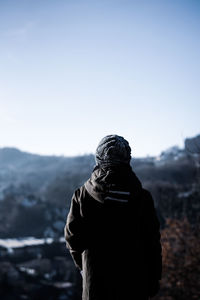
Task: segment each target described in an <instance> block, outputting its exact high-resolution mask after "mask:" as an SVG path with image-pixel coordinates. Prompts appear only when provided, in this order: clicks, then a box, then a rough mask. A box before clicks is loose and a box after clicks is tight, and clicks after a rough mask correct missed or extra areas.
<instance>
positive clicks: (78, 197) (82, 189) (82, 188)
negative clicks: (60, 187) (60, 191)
mask: <svg viewBox="0 0 200 300" xmlns="http://www.w3.org/2000/svg"><path fill="white" fill-rule="evenodd" d="M85 193H86V189H85V186H84V185H82V186H80V187H78V188H77V189H76V190H75V191H74V194H73V197H74V198H75V200H76V201H77V202H80V201H81V199H82V198H83V197H84V196H85Z"/></svg>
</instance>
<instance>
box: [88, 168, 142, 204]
mask: <svg viewBox="0 0 200 300" xmlns="http://www.w3.org/2000/svg"><path fill="white" fill-rule="evenodd" d="M84 186H85V188H86V190H87V192H88V193H89V194H90V195H91V196H92V197H93V198H94V199H95V200H97V201H99V202H101V203H104V201H105V199H106V198H108V195H109V193H110V192H114V191H116V190H117V193H118V194H119V193H120V194H123V195H126V194H128V193H132V192H134V193H137V192H139V191H141V189H142V185H141V182H140V181H139V179H138V178H137V176H136V175H135V173H134V172H133V170H132V168H131V166H130V165H122V166H108V167H105V168H102V167H100V166H98V165H97V166H96V167H95V168H94V170H93V172H92V174H91V177H90V178H89V179H88V180H87V181H86V183H85V184H84Z"/></svg>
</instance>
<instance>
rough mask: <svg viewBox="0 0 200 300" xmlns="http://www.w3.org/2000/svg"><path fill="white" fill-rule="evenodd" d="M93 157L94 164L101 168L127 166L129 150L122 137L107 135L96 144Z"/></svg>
mask: <svg viewBox="0 0 200 300" xmlns="http://www.w3.org/2000/svg"><path fill="white" fill-rule="evenodd" d="M95 156H96V157H95V159H96V163H97V164H98V165H101V166H102V165H105V166H106V165H119V164H129V163H130V160H131V148H130V146H129V143H128V142H127V140H125V139H124V138H123V137H122V136H119V135H107V136H105V137H104V138H103V139H102V140H101V141H100V143H99V144H98V146H97V149H96V154H95Z"/></svg>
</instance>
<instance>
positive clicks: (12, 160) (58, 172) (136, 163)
mask: <svg viewBox="0 0 200 300" xmlns="http://www.w3.org/2000/svg"><path fill="white" fill-rule="evenodd" d="M198 143H199V136H198V137H195V138H193V139H186V141H185V145H186V146H185V148H184V149H180V148H178V147H176V146H174V147H171V148H170V149H167V150H166V151H163V152H162V153H161V154H160V156H159V157H146V158H140V159H137V158H134V159H132V161H131V164H132V167H133V170H134V171H135V173H136V174H137V176H138V177H139V178H140V179H141V181H142V183H143V186H144V187H146V188H148V189H149V190H150V191H151V192H152V194H153V197H154V200H155V205H156V209H157V213H158V216H159V218H160V221H161V225H162V227H164V226H165V220H166V218H168V217H170V218H181V217H183V216H187V217H188V219H189V221H190V222H191V223H196V222H197V220H198V218H199V208H200V204H199V196H200V195H199V188H198V187H199V174H198V170H199V169H198V159H199V156H198V154H197V152H198V148H197V146H198ZM194 145H196V146H194ZM195 147H196V148H195ZM190 150H191V151H190ZM94 165H95V160H94V156H93V155H92V154H91V155H85V156H78V157H64V156H41V155H36V154H31V153H27V152H22V151H20V150H19V149H16V148H1V149H0V209H1V210H0V238H8V237H19V236H21V237H25V236H35V237H58V236H62V235H63V226H64V221H65V219H66V215H67V212H68V209H69V204H70V200H71V196H72V193H73V191H74V189H76V188H77V187H78V186H80V185H82V184H83V183H84V182H85V181H86V179H87V178H88V177H89V176H90V173H91V171H92V169H93V167H94Z"/></svg>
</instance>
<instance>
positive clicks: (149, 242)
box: [64, 135, 162, 300]
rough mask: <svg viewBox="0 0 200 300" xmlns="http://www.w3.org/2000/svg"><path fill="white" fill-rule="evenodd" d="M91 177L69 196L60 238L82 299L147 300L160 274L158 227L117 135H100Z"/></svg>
mask: <svg viewBox="0 0 200 300" xmlns="http://www.w3.org/2000/svg"><path fill="white" fill-rule="evenodd" d="M95 159H96V166H95V167H94V170H93V172H92V174H91V177H90V178H89V179H88V180H87V181H86V182H85V184H84V185H83V186H81V187H80V188H78V189H77V190H76V191H75V192H74V194H73V197H72V200H71V207H70V211H69V214H68V216H67V221H66V225H65V228H64V235H65V239H66V246H67V248H68V249H69V251H70V253H71V255H72V258H73V260H74V263H75V265H76V267H77V268H78V269H79V270H80V271H81V273H82V277H83V285H82V299H83V300H129V299H130V300H147V299H149V298H151V297H153V296H155V295H156V294H157V293H158V291H159V288H160V286H159V281H160V280H161V274H162V247H161V243H160V223H159V220H158V218H157V214H156V210H155V207H154V202H153V199H152V196H151V194H150V192H149V191H147V190H146V189H144V188H143V187H142V184H141V182H140V181H139V179H138V178H137V176H136V175H135V173H134V171H133V170H132V168H131V166H130V161H131V148H130V146H129V143H128V142H127V141H126V140H125V139H124V138H123V137H121V136H118V135H108V136H106V137H104V138H103V139H102V140H101V141H100V143H99V145H98V147H97V149H96V154H95Z"/></svg>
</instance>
